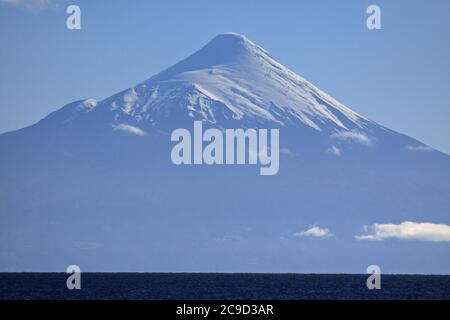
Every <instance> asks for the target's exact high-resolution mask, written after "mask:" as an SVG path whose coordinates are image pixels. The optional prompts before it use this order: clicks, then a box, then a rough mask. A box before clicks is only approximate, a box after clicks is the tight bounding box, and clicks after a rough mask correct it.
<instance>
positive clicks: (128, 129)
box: [112, 123, 147, 136]
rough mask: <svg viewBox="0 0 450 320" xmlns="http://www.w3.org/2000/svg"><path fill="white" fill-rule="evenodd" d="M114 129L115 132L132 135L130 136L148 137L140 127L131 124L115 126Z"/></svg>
mask: <svg viewBox="0 0 450 320" xmlns="http://www.w3.org/2000/svg"><path fill="white" fill-rule="evenodd" d="M112 127H113V130H118V131H122V132H126V133H130V134H134V135H137V136H146V135H147V133H146V132H145V131H144V130H142V129H140V128H138V127H135V126H132V125H129V124H125V123H119V124H113V125H112Z"/></svg>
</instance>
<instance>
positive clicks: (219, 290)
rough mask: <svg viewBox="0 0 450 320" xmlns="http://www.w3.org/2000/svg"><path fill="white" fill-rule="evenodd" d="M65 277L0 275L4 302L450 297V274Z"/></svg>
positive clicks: (1, 297)
mask: <svg viewBox="0 0 450 320" xmlns="http://www.w3.org/2000/svg"><path fill="white" fill-rule="evenodd" d="M67 277H68V275H67V274H65V273H0V299H188V300H195V299H256V300H260V299H450V276H429V275H382V277H381V289H380V290H368V289H367V287H366V279H367V277H368V275H346V274H339V275H336V274H223V273H82V274H81V290H68V289H67V287H66V279H67Z"/></svg>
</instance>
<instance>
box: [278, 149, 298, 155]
mask: <svg viewBox="0 0 450 320" xmlns="http://www.w3.org/2000/svg"><path fill="white" fill-rule="evenodd" d="M280 154H284V155H286V156H288V157H295V156H296V154H295V153H294V152H292V151H291V150H289V149H288V148H281V149H280Z"/></svg>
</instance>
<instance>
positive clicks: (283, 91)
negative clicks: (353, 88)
mask: <svg viewBox="0 0 450 320" xmlns="http://www.w3.org/2000/svg"><path fill="white" fill-rule="evenodd" d="M98 108H99V109H109V110H111V111H114V118H113V120H114V121H115V122H126V123H128V124H129V125H133V126H138V127H140V126H143V127H146V126H147V125H148V124H149V123H150V124H152V125H154V126H158V124H161V122H163V125H164V122H166V121H167V120H165V119H166V118H171V117H176V118H178V119H179V118H180V117H183V116H186V117H190V118H194V119H196V120H203V121H205V122H208V123H211V124H216V125H218V126H223V125H224V122H225V123H228V122H229V121H230V120H241V121H242V123H241V124H239V123H235V124H234V125H238V126H240V125H242V126H248V125H249V124H251V123H257V124H263V123H266V125H267V124H272V125H279V126H284V127H289V126H298V125H301V124H302V125H305V126H308V127H311V128H313V129H315V130H318V131H321V130H327V131H331V130H339V129H343V130H349V129H354V128H363V127H364V126H366V125H368V124H370V121H368V120H367V119H365V118H363V117H362V116H360V115H358V114H357V113H355V112H353V111H352V110H350V109H349V108H347V107H345V106H344V105H342V104H341V103H339V102H338V101H336V100H335V99H333V98H331V97H330V96H328V95H327V94H326V93H324V92H323V91H321V90H319V89H318V88H316V87H315V86H313V85H312V84H311V83H309V82H308V81H306V80H305V79H303V78H302V77H300V76H298V75H297V74H295V73H294V72H292V71H290V70H289V69H288V68H286V67H285V66H283V65H282V64H280V63H278V62H277V61H276V60H275V59H274V58H272V57H271V56H270V55H269V53H268V52H267V51H266V50H264V49H263V48H261V47H259V46H258V45H256V44H254V43H253V42H251V41H250V40H249V39H247V38H246V37H245V36H243V35H240V34H236V33H225V34H222V35H219V36H217V37H215V38H214V39H213V40H211V41H210V42H209V43H208V44H207V45H205V46H204V47H203V48H201V49H200V50H198V51H197V52H195V53H194V54H193V55H191V56H190V57H188V58H186V59H184V60H182V61H181V62H179V63H177V64H175V65H174V66H172V67H170V68H168V69H166V70H164V71H163V72H161V73H159V74H157V75H155V76H153V77H152V78H150V79H149V80H147V81H144V82H143V83H141V84H139V85H137V86H135V87H133V88H130V89H129V90H126V91H124V92H121V93H119V94H117V95H114V96H112V97H111V98H108V99H106V100H104V101H102V102H100V103H99V105H98Z"/></svg>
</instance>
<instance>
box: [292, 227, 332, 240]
mask: <svg viewBox="0 0 450 320" xmlns="http://www.w3.org/2000/svg"><path fill="white" fill-rule="evenodd" d="M294 236H297V237H313V238H329V237H332V236H334V234H332V233H331V232H330V230H328V229H327V228H320V227H318V226H312V227H310V228H309V229H307V230H305V231H300V232H296V233H294Z"/></svg>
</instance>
